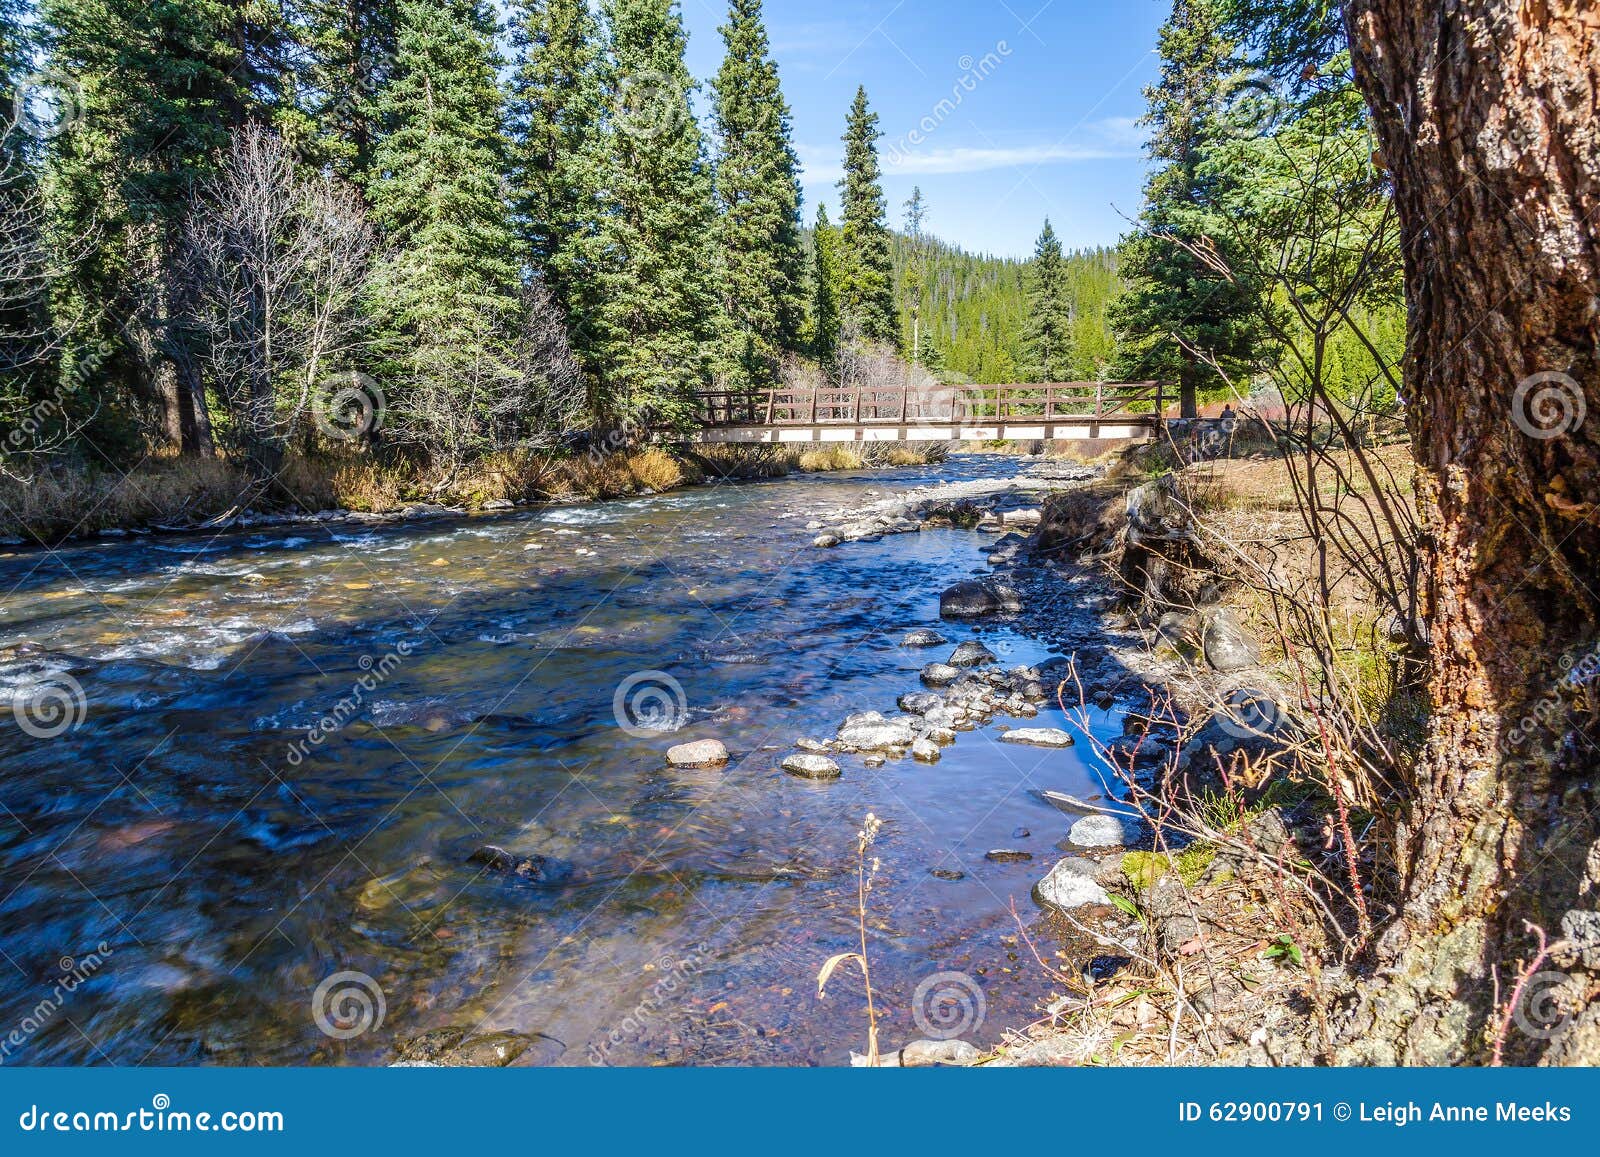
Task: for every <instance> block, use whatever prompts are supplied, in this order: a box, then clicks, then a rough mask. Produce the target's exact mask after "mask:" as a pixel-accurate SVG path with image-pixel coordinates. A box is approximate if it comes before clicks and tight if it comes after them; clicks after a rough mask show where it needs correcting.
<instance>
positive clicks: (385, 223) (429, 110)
mask: <svg viewBox="0 0 1600 1157" xmlns="http://www.w3.org/2000/svg"><path fill="white" fill-rule="evenodd" d="M494 33H495V24H494V18H493V16H492V15H491V14H490V11H489V9H488V6H487V4H485V3H483V2H482V0H401V4H400V27H399V35H398V39H397V53H396V57H395V62H394V75H393V77H392V78H391V79H390V81H389V83H388V84H387V85H386V86H385V87H384V90H383V92H382V94H381V95H380V98H379V101H378V105H377V113H378V121H379V124H380V126H381V127H382V131H383V135H382V137H381V138H380V139H379V141H378V143H377V146H376V148H375V149H374V153H373V164H372V172H371V174H370V177H369V180H368V185H367V195H368V199H369V200H370V202H371V204H372V209H373V215H374V218H375V220H376V221H377V223H378V224H379V225H380V226H381V227H382V228H383V230H384V232H385V234H386V238H387V241H388V243H389V245H390V246H391V247H392V251H391V254H390V256H389V257H388V258H387V259H386V260H385V261H384V262H383V263H382V264H381V265H380V268H379V269H378V270H377V271H376V274H375V287H376V288H375V291H374V293H373V297H372V307H371V308H372V312H373V314H374V318H375V321H376V323H377V325H378V328H379V331H380V333H381V335H382V337H383V338H384V339H385V340H384V349H385V361H384V363H383V367H382V368H383V370H384V371H385V372H384V373H382V374H381V375H380V384H382V385H385V388H386V389H388V390H390V391H391V394H390V397H389V398H388V401H389V404H390V407H391V409H393V410H395V411H398V418H399V422H400V425H401V426H402V427H403V428H406V429H408V430H409V432H410V433H411V434H412V436H414V437H415V438H416V439H417V440H418V441H420V442H421V443H422V444H423V445H424V447H425V448H426V449H427V450H428V452H429V453H430V454H433V455H436V456H440V457H445V458H449V459H451V460H456V461H459V460H460V459H462V458H464V457H468V456H470V455H471V454H473V453H475V452H477V451H479V450H481V449H484V448H485V447H486V445H487V443H488V441H489V438H490V433H491V430H490V427H491V425H492V423H493V421H494V420H495V419H496V417H497V414H496V413H495V412H494V411H496V409H497V402H496V399H497V398H498V397H499V396H500V395H501V393H502V391H504V390H506V389H510V388H511V387H512V386H514V384H515V383H514V381H513V380H512V379H513V378H514V376H515V375H514V372H513V371H512V369H511V368H510V367H509V365H508V364H507V362H508V352H507V351H508V348H509V340H510V339H509V337H508V330H509V329H510V328H511V327H512V326H514V325H515V324H516V318H517V311H518V299H517V289H518V272H519V271H518V267H517V261H516V248H515V238H514V235H513V233H512V230H511V226H510V221H509V214H508V212H507V206H506V203H505V198H504V197H503V195H502V193H501V173H502V172H503V166H504V164H505V159H506V141H505V137H504V135H503V134H502V131H501V124H502V116H501V114H502V109H501V97H500V91H499V89H498V87H497V86H496V81H495V70H496V68H497V67H498V65H499V60H498V57H497V55H496V52H495V47H494Z"/></svg>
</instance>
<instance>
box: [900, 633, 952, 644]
mask: <svg viewBox="0 0 1600 1157" xmlns="http://www.w3.org/2000/svg"><path fill="white" fill-rule="evenodd" d="M949 641H950V640H949V639H947V638H945V637H944V636H943V635H941V634H940V633H939V632H938V631H929V630H920V631H912V632H911V633H909V634H908V635H906V637H905V638H903V639H901V640H900V645H901V646H902V647H942V646H944V644H946V643H948V642H949Z"/></svg>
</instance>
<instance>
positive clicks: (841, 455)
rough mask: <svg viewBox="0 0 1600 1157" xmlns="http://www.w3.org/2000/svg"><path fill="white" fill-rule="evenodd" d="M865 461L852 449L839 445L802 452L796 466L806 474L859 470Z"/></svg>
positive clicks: (842, 444)
mask: <svg viewBox="0 0 1600 1157" xmlns="http://www.w3.org/2000/svg"><path fill="white" fill-rule="evenodd" d="M866 464H867V460H866V459H865V458H863V457H862V456H861V455H859V454H857V453H856V452H855V449H854V447H852V446H848V445H845V444H844V443H840V444H838V445H834V446H828V447H826V448H823V449H817V450H802V451H801V452H800V458H799V460H798V462H796V465H797V466H799V467H800V469H802V470H804V471H806V472H807V473H808V474H820V473H823V472H825V471H829V470H860V469H862V468H863V467H865V466H866Z"/></svg>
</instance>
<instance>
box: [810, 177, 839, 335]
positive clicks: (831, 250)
mask: <svg viewBox="0 0 1600 1157" xmlns="http://www.w3.org/2000/svg"><path fill="white" fill-rule="evenodd" d="M810 336H811V340H810V342H809V343H808V344H809V346H810V349H811V356H812V357H814V358H816V359H817V361H819V362H821V363H822V364H823V365H827V364H829V363H830V362H832V361H833V358H834V355H835V354H836V353H838V350H839V231H838V230H837V229H835V228H834V227H833V225H832V223H831V222H829V220H828V207H827V206H826V205H818V206H817V223H816V226H815V227H814V228H813V229H812V232H811V335H810Z"/></svg>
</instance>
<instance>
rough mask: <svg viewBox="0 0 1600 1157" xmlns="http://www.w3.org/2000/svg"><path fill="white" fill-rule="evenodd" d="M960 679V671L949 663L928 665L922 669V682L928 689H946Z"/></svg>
mask: <svg viewBox="0 0 1600 1157" xmlns="http://www.w3.org/2000/svg"><path fill="white" fill-rule="evenodd" d="M959 678H961V669H960V668H959V667H952V666H951V665H950V664H949V663H929V664H928V665H927V666H926V667H924V668H923V669H922V681H923V682H924V683H926V684H928V686H930V687H946V686H949V685H950V684H951V683H954V682H955V681H956V680H957V679H959Z"/></svg>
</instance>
